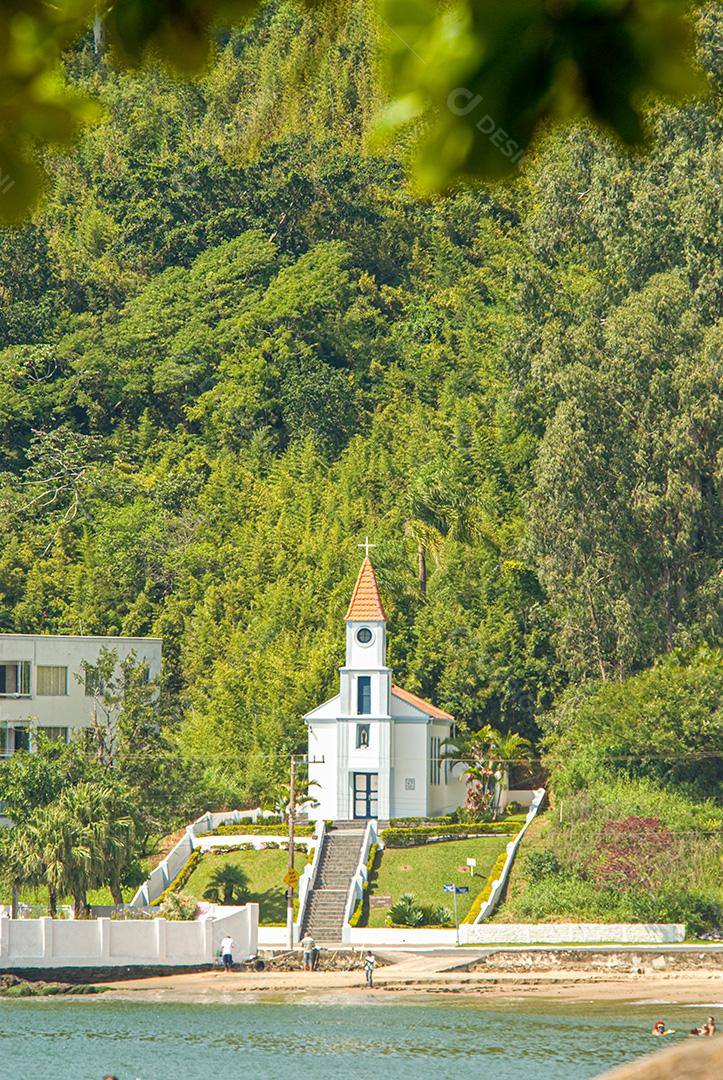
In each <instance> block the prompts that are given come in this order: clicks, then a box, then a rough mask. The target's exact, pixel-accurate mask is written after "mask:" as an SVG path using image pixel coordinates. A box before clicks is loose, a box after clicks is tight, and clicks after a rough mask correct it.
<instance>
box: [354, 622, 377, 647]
mask: <svg viewBox="0 0 723 1080" xmlns="http://www.w3.org/2000/svg"><path fill="white" fill-rule="evenodd" d="M373 636H374V635H373V634H372V632H371V630H370V629H369V627H368V626H362V627H360V628H359V630H357V632H356V639H357V641H358V642H359V644H360V645H368V644H369V643H370V641H371V640H372V637H373Z"/></svg>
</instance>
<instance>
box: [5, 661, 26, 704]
mask: <svg viewBox="0 0 723 1080" xmlns="http://www.w3.org/2000/svg"><path fill="white" fill-rule="evenodd" d="M0 696H4V697H30V661H29V660H11V661H5V662H4V663H1V664H0Z"/></svg>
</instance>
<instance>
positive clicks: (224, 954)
mask: <svg viewBox="0 0 723 1080" xmlns="http://www.w3.org/2000/svg"><path fill="white" fill-rule="evenodd" d="M233 945H234V941H233V938H232V937H229V936H228V934H227V935H226V937H225V938H224V939H223V941H222V942H221V960H222V961H223V970H224V971H230V970H231V968H232V967H233Z"/></svg>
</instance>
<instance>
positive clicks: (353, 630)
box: [346, 619, 387, 671]
mask: <svg viewBox="0 0 723 1080" xmlns="http://www.w3.org/2000/svg"><path fill="white" fill-rule="evenodd" d="M363 626H365V627H367V628H368V629H369V630H371V634H372V640H371V641H370V642H369V643H368V644H362V642H360V641H359V637H358V632H359V630H360V629H361V628H362V627H363ZM346 656H347V661H346V662H347V666H348V667H350V668H353V669H354V670H355V671H364V670H365V669H366V668H370V669H372V670H374V671H378V670H379V668H383V667H384V665H385V664H386V656H387V630H386V626H385V625H384V623H383V622H380V621H378V620H376V619H364V620H363V621H356V620H350V621H349V622H348V623H347V624H346Z"/></svg>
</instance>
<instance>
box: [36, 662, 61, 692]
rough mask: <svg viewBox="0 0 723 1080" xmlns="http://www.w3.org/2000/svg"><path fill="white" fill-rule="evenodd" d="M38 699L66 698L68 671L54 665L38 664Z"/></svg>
mask: <svg viewBox="0 0 723 1080" xmlns="http://www.w3.org/2000/svg"><path fill="white" fill-rule="evenodd" d="M37 693H38V697H65V696H66V695H67V693H68V669H67V667H59V666H57V665H54V664H38V691H37Z"/></svg>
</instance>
